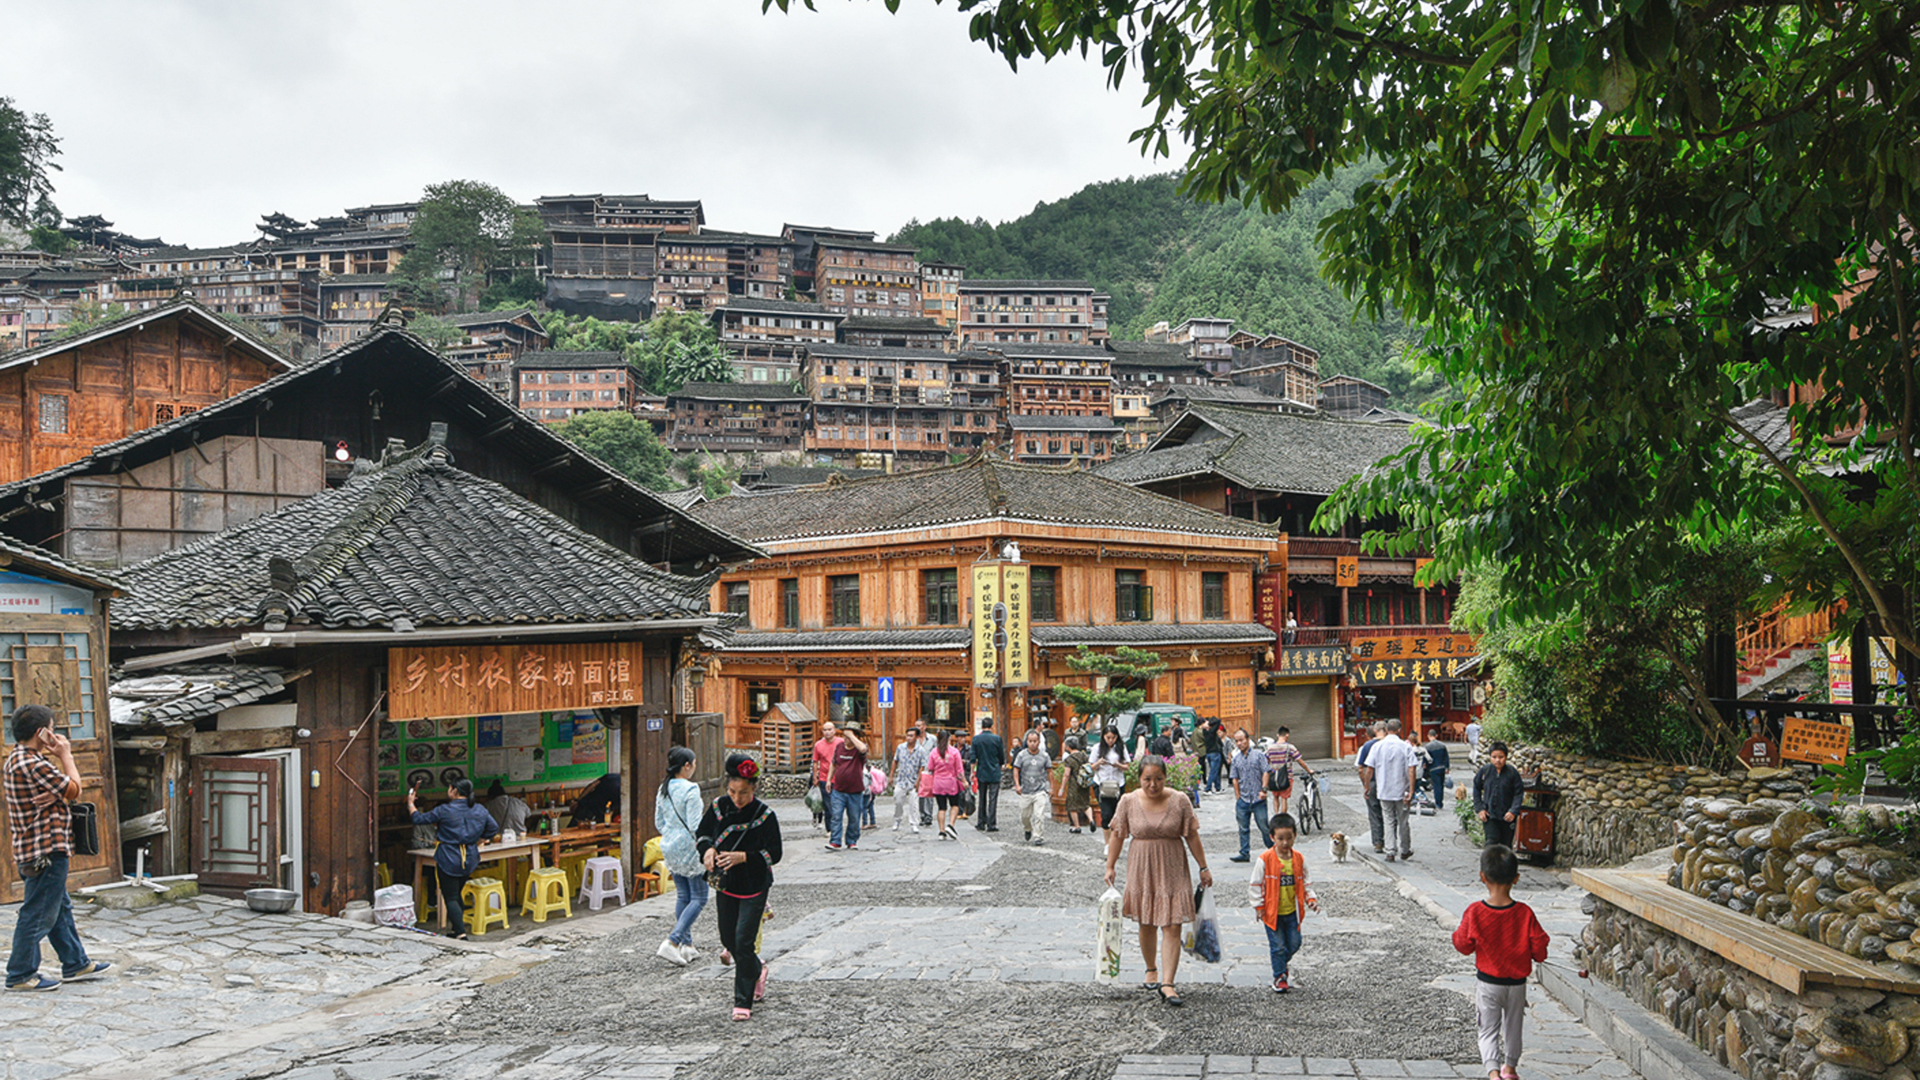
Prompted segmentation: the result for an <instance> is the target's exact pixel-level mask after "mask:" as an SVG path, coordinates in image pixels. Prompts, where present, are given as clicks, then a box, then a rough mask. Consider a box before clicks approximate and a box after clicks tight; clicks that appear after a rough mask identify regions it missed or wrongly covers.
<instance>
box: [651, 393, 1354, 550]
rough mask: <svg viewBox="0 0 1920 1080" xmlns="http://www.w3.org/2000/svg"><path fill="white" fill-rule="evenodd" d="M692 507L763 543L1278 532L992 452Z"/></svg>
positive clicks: (704, 518) (1262, 534)
mask: <svg viewBox="0 0 1920 1080" xmlns="http://www.w3.org/2000/svg"><path fill="white" fill-rule="evenodd" d="M1056 419H1057V418H1056ZM1367 426H1368V427H1369V428H1371V427H1373V425H1367ZM689 512H690V513H691V514H692V515H693V516H694V517H695V518H697V519H699V520H701V521H703V522H706V523H707V524H709V525H711V526H713V527H714V528H717V529H720V530H723V531H726V532H729V533H732V534H733V535H736V536H741V537H744V538H746V539H748V540H751V541H754V542H761V543H764V542H767V541H773V540H798V539H802V538H805V537H814V536H834V535H846V534H852V533H860V534H871V533H885V532H891V531H896V530H901V529H914V528H923V527H927V526H933V525H944V524H952V523H955V522H961V521H980V520H988V519H992V518H1013V519H1023V520H1028V521H1045V522H1053V523H1057V524H1061V525H1109V526H1116V527H1121V528H1129V527H1131V528H1143V529H1160V530H1165V531H1170V532H1176V533H1187V534H1191V535H1194V536H1235V537H1272V536H1275V535H1276V527H1275V526H1273V525H1261V524H1258V523H1256V522H1253V521H1248V520H1246V519H1244V518H1234V517H1227V516H1226V515H1224V514H1217V513H1214V512H1213V511H1211V510H1205V509H1202V508H1200V507H1198V506H1194V505H1192V504H1190V503H1184V502H1180V501H1179V500H1177V499H1169V498H1166V497H1164V496H1161V495H1154V494H1150V493H1147V492H1142V491H1140V490H1139V489H1137V488H1132V487H1128V486H1127V485H1125V484H1123V483H1118V482H1116V481H1113V480H1109V479H1106V478H1105V477H1101V476H1097V475H1095V474H1093V473H1091V472H1087V471H1084V470H1081V469H1075V468H1071V467H1068V466H1057V465H1022V464H1015V463H1013V462H1008V461H1001V460H997V459H994V458H990V457H986V456H979V457H974V458H971V459H969V460H967V461H964V462H961V463H960V464H957V465H945V466H941V467H938V468H933V469H921V470H918V471H915V472H909V473H896V474H893V475H889V476H875V477H870V478H868V479H865V480H851V481H848V482H846V483H839V484H829V485H826V486H822V487H808V488H795V489H791V490H786V491H772V492H764V493H754V494H750V495H734V496H730V497H728V498H725V499H716V500H714V501H712V502H707V503H702V504H701V505H699V506H696V507H694V508H693V509H692V510H691V511H689Z"/></svg>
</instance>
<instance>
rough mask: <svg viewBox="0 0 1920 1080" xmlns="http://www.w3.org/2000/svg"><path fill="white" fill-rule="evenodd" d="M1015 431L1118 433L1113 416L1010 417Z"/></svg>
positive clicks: (1010, 425) (1009, 424)
mask: <svg viewBox="0 0 1920 1080" xmlns="http://www.w3.org/2000/svg"><path fill="white" fill-rule="evenodd" d="M1007 426H1008V427H1010V428H1012V429H1013V430H1015V431H1118V430H1120V428H1119V425H1117V424H1115V423H1114V422H1113V417H1111V416H1009V417H1007Z"/></svg>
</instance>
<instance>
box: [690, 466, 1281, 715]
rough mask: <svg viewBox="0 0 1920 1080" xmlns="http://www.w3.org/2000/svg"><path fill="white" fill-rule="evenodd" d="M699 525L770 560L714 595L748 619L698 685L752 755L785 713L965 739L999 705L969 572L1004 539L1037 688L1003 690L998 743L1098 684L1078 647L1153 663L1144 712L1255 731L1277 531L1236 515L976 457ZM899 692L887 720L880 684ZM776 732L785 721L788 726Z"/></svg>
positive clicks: (789, 493) (701, 511) (745, 567)
mask: <svg viewBox="0 0 1920 1080" xmlns="http://www.w3.org/2000/svg"><path fill="white" fill-rule="evenodd" d="M692 512H693V514H694V515H695V516H696V517H698V518H700V519H701V520H702V521H705V522H707V523H709V524H710V525H712V526H713V527H714V528H716V529H718V530H722V531H728V532H737V533H739V534H741V535H742V536H743V537H745V538H750V539H751V540H752V541H753V542H754V543H755V544H756V545H757V546H759V547H760V548H762V549H763V550H765V551H766V553H767V554H766V555H765V556H764V557H761V558H756V559H753V560H751V561H748V562H745V563H742V564H738V565H736V566H732V567H730V568H729V569H728V571H727V572H726V573H723V574H722V575H721V576H720V579H719V580H718V581H717V582H716V583H715V584H714V587H713V594H712V599H711V603H712V606H713V607H714V609H715V610H716V611H718V610H726V611H730V612H735V613H738V614H739V615H740V616H741V618H742V622H741V624H740V625H739V626H738V628H737V629H736V631H735V633H734V635H733V636H732V638H731V639H730V640H729V642H728V643H727V645H726V646H725V647H724V649H723V650H722V651H721V652H720V654H719V658H718V662H717V663H716V664H713V665H710V667H709V671H708V674H707V677H706V679H705V681H704V684H703V685H702V687H701V689H700V695H701V700H702V703H703V708H705V709H706V710H708V711H712V712H719V713H723V714H724V715H725V716H726V732H727V739H726V741H727V745H729V746H742V747H759V746H761V744H762V738H763V736H764V735H766V734H767V733H768V730H767V729H768V727H775V726H777V725H764V726H763V721H766V720H768V719H769V714H770V713H772V712H773V711H774V708H775V706H777V705H779V704H781V703H783V702H794V703H799V704H801V705H804V706H805V707H806V708H807V709H808V710H810V711H811V712H812V714H813V715H815V716H818V717H819V718H821V719H832V720H835V721H846V720H859V721H861V722H863V723H864V724H866V726H867V731H868V738H869V739H870V740H877V742H876V745H878V746H883V747H887V748H891V747H892V746H893V744H894V742H895V741H896V740H897V739H898V738H899V737H900V735H901V733H902V732H903V731H904V730H905V729H906V727H907V726H908V725H909V724H913V723H923V724H925V725H927V726H928V727H929V729H931V730H933V731H941V730H945V731H950V732H952V733H953V734H955V735H958V736H960V737H962V739H964V738H966V737H968V736H970V735H971V734H972V732H973V731H974V730H975V729H976V727H977V720H978V714H979V712H980V710H981V709H982V708H985V707H987V705H986V703H985V702H983V700H982V698H981V697H980V695H979V694H978V692H977V690H976V688H975V687H974V686H973V685H972V680H971V678H970V668H969V662H970V652H969V650H970V644H969V642H970V636H969V628H970V626H971V625H972V624H973V622H974V620H975V619H976V618H978V617H979V616H980V613H978V612H974V611H971V610H969V603H970V593H969V589H968V586H967V585H966V584H965V583H966V582H968V580H969V570H968V568H969V567H970V566H971V565H972V564H973V563H974V562H976V561H977V560H979V559H981V558H983V557H986V556H988V555H989V554H998V553H1000V552H1001V550H1002V548H1003V547H1004V545H1005V544H1006V543H1007V542H1008V541H1016V542H1017V543H1018V545H1019V550H1020V557H1021V559H1022V561H1023V562H1025V563H1027V564H1029V566H1030V573H1031V578H1032V584H1031V612H1032V620H1031V621H1032V643H1033V659H1032V681H1031V685H1028V686H1025V687H1021V688H1018V689H1016V690H1015V691H1014V692H1012V693H1011V694H1010V695H1009V700H1008V706H1009V709H1010V712H1009V714H1008V715H1006V716H1003V717H1001V718H1000V721H1001V723H1000V730H1001V731H1002V732H1003V733H1007V734H1009V735H1011V736H1012V737H1014V738H1018V737H1019V735H1020V733H1021V732H1024V731H1025V730H1026V729H1027V728H1028V727H1029V725H1031V724H1035V723H1040V722H1042V718H1043V717H1044V718H1049V719H1051V721H1052V722H1054V723H1056V724H1057V723H1059V722H1061V721H1063V720H1064V719H1065V718H1066V716H1067V709H1066V707H1065V704H1064V703H1063V702H1056V701H1053V700H1052V688H1053V686H1054V685H1055V684H1056V683H1066V684H1068V685H1076V686H1091V685H1092V677H1091V676H1089V675H1086V674H1083V673H1081V672H1077V671H1074V670H1073V669H1072V668H1070V667H1068V666H1067V664H1066V658H1067V657H1068V656H1071V655H1074V653H1075V650H1076V649H1077V648H1078V647H1080V646H1082V645H1085V646H1087V647H1089V648H1091V649H1094V650H1096V651H1108V650H1111V649H1112V648H1113V647H1114V646H1116V645H1131V646H1134V647H1137V648H1142V649H1150V650H1154V651H1157V652H1159V653H1160V655H1161V657H1162V659H1163V660H1164V661H1165V662H1166V663H1167V665H1168V669H1169V670H1168V672H1167V674H1166V675H1165V676H1163V677H1162V678H1160V679H1158V680H1156V681H1155V682H1154V684H1153V686H1152V688H1151V689H1150V690H1148V692H1147V700H1149V701H1171V702H1181V703H1185V704H1188V705H1191V706H1193V707H1194V708H1195V709H1197V710H1198V711H1199V712H1201V713H1202V714H1203V715H1207V716H1220V717H1222V718H1223V719H1225V720H1227V721H1228V723H1229V724H1238V723H1245V724H1249V725H1251V724H1253V723H1255V722H1256V720H1257V718H1258V716H1259V706H1258V705H1257V703H1256V695H1255V693H1254V671H1255V669H1256V667H1258V666H1260V665H1263V664H1265V663H1266V658H1267V655H1268V653H1269V652H1270V651H1271V649H1272V646H1273V641H1274V636H1273V632H1272V631H1271V630H1269V629H1267V628H1266V627H1264V626H1261V625H1260V624H1259V623H1258V622H1256V621H1255V620H1254V611H1253V585H1254V580H1255V578H1256V577H1257V576H1258V575H1260V574H1262V573H1265V572H1267V571H1269V570H1270V569H1271V566H1272V559H1273V558H1274V557H1275V556H1276V554H1277V551H1278V543H1277V539H1276V536H1275V533H1274V530H1273V528H1272V527H1271V526H1265V525H1261V524H1259V523H1256V522H1252V521H1247V520H1241V519H1235V518H1230V517H1225V516H1222V515H1219V514H1214V513H1211V512H1209V511H1205V510H1202V509H1199V508H1197V507H1194V506H1191V505H1188V504H1185V503H1182V502H1179V501H1177V500H1173V499H1165V498H1161V497H1158V496H1155V495H1150V494H1146V493H1143V492H1141V491H1138V490H1136V489H1133V488H1129V487H1126V486H1125V485H1122V484H1118V483H1115V482H1113V481H1110V480H1106V479H1103V478H1101V477H1098V476H1095V475H1093V474H1091V473H1087V472H1084V471H1081V470H1075V469H1063V468H1048V467H1041V466H1031V465H1019V464H1012V463H1009V462H1005V461H997V460H994V459H992V458H989V457H974V458H971V459H969V460H967V461H966V462H964V463H961V464H957V465H949V466H944V467H941V468H936V469H931V470H926V471H922V472H917V473H913V474H911V475H906V476H879V477H873V478H870V479H865V480H855V481H850V482H829V483H827V484H825V485H822V486H815V487H810V488H798V489H791V490H786V491H777V492H770V493H766V494H753V495H735V496H733V497H730V498H725V499H720V500H716V501H713V502H707V503H702V504H701V505H699V506H697V507H695V508H694V509H693V511H692ZM882 676H885V677H887V678H890V679H891V680H892V684H893V685H892V690H893V701H894V705H893V707H891V708H882V707H880V699H879V698H878V697H877V696H876V693H877V684H876V680H877V679H878V678H880V677H882ZM776 718H777V714H776Z"/></svg>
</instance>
